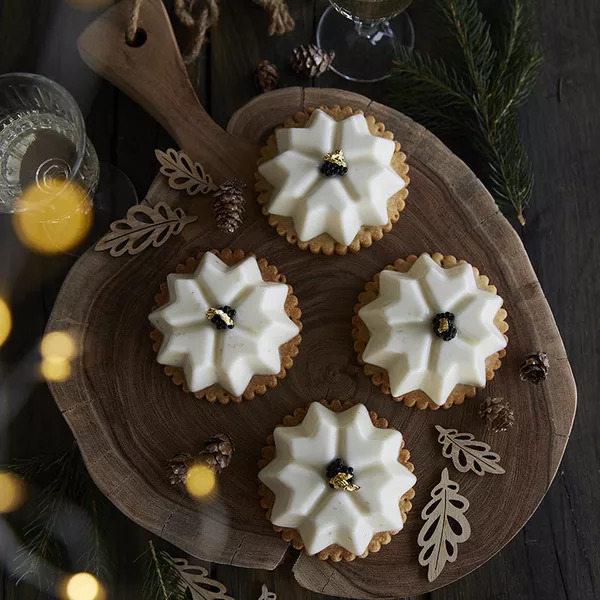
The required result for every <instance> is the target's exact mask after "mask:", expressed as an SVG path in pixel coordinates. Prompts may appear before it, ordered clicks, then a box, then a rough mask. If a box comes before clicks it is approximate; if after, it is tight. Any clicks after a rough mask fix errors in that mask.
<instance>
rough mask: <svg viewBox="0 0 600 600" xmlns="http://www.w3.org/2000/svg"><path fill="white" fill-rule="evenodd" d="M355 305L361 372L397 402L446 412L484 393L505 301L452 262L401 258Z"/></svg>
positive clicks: (500, 338) (496, 361)
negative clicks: (482, 390)
mask: <svg viewBox="0 0 600 600" xmlns="http://www.w3.org/2000/svg"><path fill="white" fill-rule="evenodd" d="M358 300H359V301H358V304H357V305H356V306H355V309H354V310H355V313H356V314H355V316H354V318H353V338H354V347H355V349H356V351H357V352H358V358H359V361H360V362H361V363H363V364H364V370H365V373H366V374H367V375H368V376H370V377H371V379H372V381H373V383H374V384H375V385H378V386H381V389H382V390H383V391H384V392H385V393H386V394H390V395H391V396H392V397H393V398H394V400H396V401H397V402H404V403H405V404H406V405H408V406H415V405H416V406H417V407H418V408H421V409H424V408H432V409H437V408H440V407H444V408H449V407H450V406H452V405H453V404H461V403H462V402H463V401H464V399H465V397H472V396H474V395H475V391H476V388H483V387H485V385H486V382H487V381H488V380H489V379H492V378H493V376H494V371H495V370H496V369H498V368H499V367H500V364H501V360H500V359H501V358H502V357H503V356H504V355H505V353H506V352H505V347H506V344H507V337H506V335H505V333H506V331H507V330H508V324H507V323H506V321H505V318H506V315H507V313H506V311H505V310H504V309H503V308H501V307H502V298H501V297H500V296H498V294H497V293H496V288H495V286H493V285H491V284H490V283H489V280H488V278H487V277H486V276H484V275H480V274H479V271H478V270H477V269H476V268H475V267H473V266H471V265H470V264H468V263H466V262H465V261H457V260H456V258H454V257H453V256H443V255H441V254H433V255H431V256H430V255H429V254H421V256H419V257H417V256H409V257H408V258H407V259H406V260H402V259H399V260H397V261H396V262H395V263H394V264H393V265H390V266H388V267H386V268H385V269H384V270H383V271H381V272H380V273H378V274H377V275H375V277H374V278H373V280H372V281H370V282H369V283H368V284H367V286H366V289H365V291H364V292H363V293H361V294H360V296H359V299H358Z"/></svg>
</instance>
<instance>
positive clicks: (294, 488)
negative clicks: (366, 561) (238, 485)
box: [258, 402, 416, 560]
mask: <svg viewBox="0 0 600 600" xmlns="http://www.w3.org/2000/svg"><path fill="white" fill-rule="evenodd" d="M385 426H387V422H385ZM273 437H274V444H275V452H276V454H275V457H274V458H273V460H272V461H271V462H269V463H268V464H267V465H266V466H265V467H264V468H263V469H262V470H261V471H260V472H259V474H258V477H259V479H260V480H261V481H262V483H263V484H264V485H265V486H266V487H267V488H269V490H271V492H272V493H273V494H274V502H273V505H272V508H271V516H270V518H271V522H272V523H273V525H276V526H277V527H281V528H292V529H295V530H296V531H297V533H298V535H299V536H300V538H301V541H302V545H303V547H304V548H305V550H306V552H307V553H308V554H316V553H322V552H323V551H324V550H325V549H326V548H327V549H330V550H332V549H333V548H335V547H339V548H340V549H343V550H345V551H346V552H347V553H349V554H347V555H346V556H344V558H346V559H347V560H350V559H352V558H354V557H355V556H361V555H364V554H365V553H367V552H368V549H369V545H370V544H371V541H372V540H373V539H374V536H376V535H377V534H379V533H381V532H390V533H396V532H398V531H399V530H400V529H402V527H403V524H404V518H403V513H402V510H401V505H402V501H403V496H405V495H407V493H408V492H409V490H411V488H412V487H413V485H414V484H415V481H416V477H415V476H414V475H413V474H412V473H411V471H410V470H409V469H408V468H407V467H406V466H405V465H404V464H402V463H401V462H399V458H400V453H401V449H402V445H403V444H402V434H401V433H400V432H399V431H396V430H395V429H382V428H379V427H375V426H374V424H373V422H372V420H371V416H370V415H369V411H368V410H367V409H366V407H365V406H364V405H363V404H358V405H356V406H352V407H351V408H348V409H346V410H343V411H342V412H334V411H333V410H329V409H328V408H326V407H325V406H323V405H322V404H320V403H318V402H313V403H312V404H311V405H310V407H309V409H308V411H307V412H306V416H305V417H304V419H303V420H302V422H301V423H300V424H299V425H296V426H292V427H285V426H282V427H277V428H275V431H274V433H273ZM404 452H406V453H407V451H404ZM407 454H408V453H407ZM406 464H408V465H410V463H408V462H406ZM410 467H411V469H412V465H410ZM408 495H410V496H411V497H412V492H411V494H408ZM409 508H410V506H409V507H408V508H407V509H406V510H408V509H409ZM404 516H405V515H404ZM288 539H289V538H288ZM387 541H389V536H388V539H387ZM327 556H330V553H329V552H328V553H327ZM320 557H321V555H320ZM338 559H339V558H338Z"/></svg>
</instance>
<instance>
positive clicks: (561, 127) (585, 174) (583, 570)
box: [0, 0, 600, 600]
mask: <svg viewBox="0 0 600 600" xmlns="http://www.w3.org/2000/svg"><path fill="white" fill-rule="evenodd" d="M49 4H50V3H47V2H43V3H38V2H33V1H29V2H21V1H20V0H6V1H5V3H4V17H6V16H7V15H8V16H9V18H10V20H8V19H6V18H4V19H3V20H2V23H0V28H3V29H2V32H1V33H0V49H1V50H0V65H2V68H1V69H0V72H1V71H2V70H16V69H21V70H23V69H25V70H27V69H30V70H33V69H34V63H33V57H34V54H37V53H39V52H40V50H39V47H40V43H39V39H40V38H39V37H36V35H37V34H36V35H34V36H33V37H32V36H31V24H30V23H31V20H32V19H33V18H34V14H38V15H43V12H42V11H43V9H44V8H45V7H46V6H48V5H49ZM317 4H319V2H317ZM421 4H422V3H415V4H414V5H413V7H412V8H411V14H413V16H414V15H416V16H417V19H415V22H416V24H417V41H418V44H419V46H420V47H423V43H426V44H429V45H431V38H432V36H428V35H427V34H428V25H429V23H428V21H427V18H426V15H427V12H428V10H427V7H421ZM34 5H37V6H36V7H35V10H33V9H32V7H33V6H34ZM49 10H50V9H49ZM594 10H595V9H594V8H593V4H592V3H591V2H590V0H578V1H576V2H573V3H568V5H566V4H565V3H563V2H561V3H559V4H556V5H554V4H553V5H548V6H546V5H544V7H543V10H542V11H541V14H540V29H541V34H542V36H543V41H544V45H545V47H546V49H547V51H549V55H548V58H547V66H546V68H545V71H544V76H543V81H542V85H541V87H540V89H539V92H538V94H536V96H535V97H534V100H533V102H532V104H531V105H530V107H527V108H526V112H525V115H526V119H525V126H526V128H527V135H528V138H529V140H530V144H531V146H532V147H533V148H534V149H535V150H536V152H535V154H534V165H535V166H536V170H537V175H538V177H537V188H538V194H537V196H536V202H535V203H534V206H533V207H532V210H530V216H529V224H528V227H527V229H526V231H525V233H524V239H525V242H526V246H527V248H528V251H529V253H530V256H531V257H532V262H533V263H534V266H535V267H536V270H537V272H538V275H539V277H540V280H541V282H542V285H543V287H544V290H545V292H546V294H547V297H548V300H549V302H550V305H551V306H552V307H553V309H554V312H555V316H556V319H557V321H558V324H559V325H560V326H561V330H562V332H563V337H564V339H565V343H566V346H567V349H568V351H569V354H570V357H571V360H572V363H573V365H574V370H575V374H576V376H577V379H578V382H579V386H580V392H581V397H582V400H583V402H582V403H580V411H579V415H578V417H577V427H576V428H575V430H574V433H573V435H572V437H571V440H572V441H571V444H570V446H569V449H568V450H567V455H566V457H565V459H564V462H563V464H564V465H567V468H566V469H565V470H564V473H562V474H561V477H560V478H559V477H557V479H556V480H555V483H554V484H553V486H552V488H551V491H550V493H549V494H548V496H547V497H546V500H545V501H544V503H543V504H542V506H541V507H540V509H539V510H538V512H536V514H535V515H534V517H533V518H532V519H531V520H530V521H529V523H528V524H527V526H526V527H525V529H524V530H523V532H522V533H521V534H519V535H518V536H517V537H516V538H515V540H514V541H513V542H511V544H509V545H508V546H507V547H506V548H505V549H504V550H503V551H502V553H500V554H499V555H497V556H496V557H495V558H494V559H492V561H490V562H489V563H487V564H486V565H484V566H483V567H481V568H480V569H478V570H477V571H475V572H474V573H473V574H471V575H470V576H469V577H466V578H463V579H462V580H460V581H459V582H457V583H455V584H453V585H451V586H448V587H446V588H444V589H443V590H440V591H438V592H434V593H433V594H432V596H434V597H435V598H447V599H448V600H451V599H455V598H459V597H460V598H492V597H507V598H531V599H532V600H533V599H534V598H540V597H547V598H550V597H552V598H555V597H556V598H566V597H573V596H579V597H582V598H585V597H596V596H597V595H599V594H598V581H599V578H600V574H599V572H598V564H597V561H593V559H591V558H590V557H593V556H594V552H595V544H594V540H595V539H597V538H598V531H597V530H595V529H594V527H597V521H596V520H595V519H592V521H591V523H592V527H589V521H588V517H589V515H591V514H593V513H594V509H595V497H596V496H595V494H596V489H597V487H598V486H597V484H598V482H597V481H596V480H594V478H593V477H592V478H590V474H593V473H597V472H598V469H597V458H596V457H597V455H598V449H597V444H594V443H593V442H590V440H594V439H597V438H596V430H597V428H596V427H595V425H594V424H595V423H597V422H598V414H597V410H596V406H597V403H594V402H591V401H590V402H585V399H586V397H587V398H592V394H593V393H595V392H594V390H595V389H596V388H597V387H598V374H597V373H596V371H595V368H594V365H595V364H596V363H597V358H598V336H597V333H596V331H595V329H594V328H590V327H588V322H589V321H588V320H587V319H585V318H584V317H583V316H582V315H589V314H593V312H592V311H593V308H594V304H593V303H594V301H595V300H594V298H596V297H597V296H598V292H599V291H600V290H599V287H600V286H599V283H598V277H597V275H596V274H595V273H594V271H593V269H591V267H592V264H593V261H590V260H589V259H588V256H591V255H592V254H593V253H594V251H596V255H597V254H598V253H597V242H596V237H595V233H594V232H595V228H596V227H597V223H598V219H599V215H598V212H597V211H598V209H597V203H595V202H594V198H595V195H594V190H595V189H597V188H598V181H597V171H596V170H595V168H594V167H593V162H592V161H593V157H594V153H593V150H592V149H591V148H589V149H588V148H587V146H588V145H589V142H591V141H592V140H593V138H594V132H597V131H598V128H599V127H598V117H597V116H595V117H592V116H591V115H596V112H595V111H594V110H593V104H592V102H594V100H595V99H597V94H598V92H597V90H598V81H597V78H598V72H599V69H598V68H594V67H593V65H594V64H597V62H598V51H597V46H596V44H595V37H594V36H595V32H596V31H597V29H598V22H597V21H598V19H597V11H595V12H594ZM17 11H20V15H21V16H20V17H19V18H18V19H17V20H16V21H15V20H14V17H15V15H16V14H17ZM50 12H51V11H50ZM419 15H422V16H424V17H425V18H422V19H421V20H418V18H419ZM594 15H595V16H594ZM7 23H10V27H7V26H6V24H7ZM19 23H21V24H22V26H21V27H19V25H18V24H19ZM28 31H29V33H27V32H28ZM7 32H8V34H9V35H8V36H7ZM238 34H239V32H238ZM242 35H243V34H242ZM9 40H12V41H11V43H7V44H6V45H4V44H3V42H4V41H7V42H8V41H9ZM23 42H26V43H23ZM249 45H251V43H249ZM433 45H435V44H433ZM567 46H568V47H569V48H570V49H572V51H569V52H568V53H565V52H564V48H565V47H567ZM269 47H270V46H269ZM28 55H29V56H30V58H27V56H28ZM261 58H262V56H261ZM267 58H269V56H267ZM28 64H29V65H32V66H27V65H28ZM558 75H560V76H562V78H563V100H562V102H560V103H559V102H558V101H557V98H556V89H557V88H558V77H557V76H558ZM326 77H327V76H326ZM298 83H303V82H301V81H299V82H298ZM317 83H318V84H319V85H320V84H325V83H327V84H328V85H336V86H337V87H343V85H344V84H343V81H342V80H341V79H340V78H337V77H335V78H332V80H331V81H327V80H325V79H323V78H320V79H319V80H317ZM576 86H577V87H578V88H579V89H582V90H583V92H582V93H581V94H579V93H576V92H575V89H576ZM106 89H107V90H109V91H110V87H109V86H106ZM353 89H357V88H355V87H353ZM248 93H249V92H248ZM363 93H365V94H366V95H368V96H370V97H372V98H376V99H379V92H378V91H376V90H367V91H363ZM538 96H539V98H538ZM240 104H241V102H240ZM235 105H236V101H235V99H234V98H232V100H231V106H232V109H233V108H234V107H235ZM205 106H207V104H205ZM590 106H591V107H592V109H591V110H590V108H589V107H590ZM108 110H110V102H104V101H102V100H100V101H98V100H96V103H95V105H94V106H93V107H92V117H93V118H95V116H97V115H99V114H102V113H104V112H106V111H108ZM134 114H135V111H131V113H130V115H131V116H133V115H134ZM227 117H228V115H227V114H226V113H225V112H223V115H222V116H221V123H225V122H226V120H227ZM549 122H552V123H553V124H554V125H553V127H551V128H550V127H548V123H549ZM532 124H534V125H532ZM132 130H133V131H135V130H134V129H133V128H132ZM110 138H112V139H114V137H113V136H107V135H106V133H105V132H103V131H102V127H98V135H97V136H96V137H95V138H93V139H94V142H95V144H96V146H97V148H98V146H100V145H102V143H101V141H102V140H103V139H110ZM559 142H560V147H559V148H558V149H557V145H558V143H559ZM115 147H116V144H115ZM565 148H566V149H567V150H568V151H567V159H568V163H567V164H568V165H569V171H568V172H567V174H566V175H565V184H562V185H566V186H567V187H566V188H563V189H562V190H561V195H564V196H565V197H566V196H569V197H572V198H574V199H576V200H577V201H571V202H559V201H557V200H556V192H555V184H554V177H553V178H552V179H550V178H548V179H547V175H548V173H560V172H562V171H563V169H564V159H563V156H564V152H563V151H564V149H565ZM592 148H593V147H592ZM150 151H151V148H147V149H146V150H144V149H143V148H142V146H141V145H140V147H139V154H140V155H143V154H144V152H145V153H149V152H150ZM100 154H101V156H103V157H104V160H107V159H110V156H109V154H107V153H104V152H100ZM559 157H560V158H559ZM110 160H111V161H112V162H113V163H115V161H114V159H110ZM558 161H560V163H559V162H558ZM124 170H125V171H126V172H127V173H129V174H131V175H132V177H133V179H134V180H137V181H138V191H140V192H141V193H143V191H144V189H145V187H146V184H145V183H144V182H143V177H139V176H137V175H136V165H135V162H134V161H132V162H131V163H130V164H129V165H126V168H124ZM568 175H570V177H569V176H568ZM148 181H149V179H148ZM121 214H122V213H120V212H117V214H116V215H115V218H116V217H117V216H121ZM549 235H552V238H550V239H551V241H552V243H551V244H548V240H549V237H548V236H549ZM573 242H575V243H573ZM558 252H560V255H557V253H558ZM566 265H574V266H575V268H571V267H570V268H568V267H567V266H566ZM579 273H582V275H583V281H584V282H585V285H584V286H581V285H579V283H580V279H579V278H577V279H576V277H577V275H578V274H579ZM30 276H31V271H30V270H28V271H27V278H28V279H29V278H30ZM563 281H564V282H566V283H570V285H563ZM570 289H573V290H579V293H572V292H570V291H569V290H570ZM25 314H29V313H27V312H26V311H25ZM5 354H7V353H5ZM582 382H583V384H582ZM44 402H46V400H45V398H44V397H43V395H41V396H40V397H39V399H38V400H36V406H37V405H39V404H40V403H42V404H43V403H44ZM584 403H585V411H586V412H585V417H584V418H583V417H582V409H583V406H584ZM40 417H41V415H40V414H39V413H38V415H37V416H36V418H35V419H34V421H33V422H32V421H31V420H29V421H28V422H26V423H23V425H20V426H19V431H30V432H31V433H32V436H33V437H32V439H35V438H37V437H38V436H36V435H35V431H36V428H35V425H33V423H34V422H37V421H40V422H41V421H43V418H40ZM32 425H33V429H31V428H32ZM49 429H51V428H49ZM580 432H581V433H580ZM39 437H41V430H40V436H39ZM58 437H60V436H58ZM25 444H26V445H27V448H24V449H25V450H27V449H28V448H29V444H28V443H26V442H25ZM574 444H576V451H575V450H573V448H574ZM118 517H119V513H118V512H116V511H115V516H113V518H114V519H115V521H118V524H119V526H118V527H117V528H116V529H115V531H121V532H122V531H124V530H127V531H131V532H135V531H139V528H137V527H135V526H132V525H131V524H130V522H129V521H128V520H127V519H125V518H123V517H121V519H120V521H119V519H118ZM122 537H126V538H128V537H129V535H128V536H122ZM142 549H143V547H142ZM138 554H139V552H138ZM118 556H119V562H118V565H117V566H118V572H119V584H120V585H118V587H119V589H118V591H117V592H116V595H115V597H116V598H118V599H119V600H121V599H122V600H125V599H127V600H130V598H133V597H136V595H137V594H138V593H139V592H138V589H139V588H138V586H137V585H136V584H137V583H138V582H139V579H141V577H142V576H143V573H142V570H140V569H135V568H133V569H132V565H137V566H139V565H140V563H141V562H142V561H137V563H134V562H133V561H134V559H135V558H136V557H137V554H135V553H134V552H129V553H127V552H121V553H119V555H118ZM289 567H290V564H287V567H286V565H284V566H283V567H281V568H279V569H277V570H276V571H274V572H262V571H259V572H256V573H254V574H252V575H250V574H251V573H252V572H251V571H247V570H240V569H234V568H227V567H222V566H219V567H214V569H216V570H217V572H218V573H219V574H222V577H220V578H221V579H222V580H223V581H225V580H226V574H227V573H229V574H231V575H230V576H231V577H234V579H235V577H236V574H239V579H238V580H237V581H238V584H239V585H238V587H237V588H233V587H232V586H231V585H230V586H229V587H230V590H233V589H236V590H239V591H238V592H236V594H234V597H237V598H246V597H250V598H252V597H253V595H252V594H253V590H254V588H253V587H250V586H251V585H252V584H251V582H252V581H256V582H257V583H258V582H260V581H261V580H260V575H261V574H264V576H265V578H267V577H271V578H273V577H274V578H275V582H279V585H273V586H270V589H274V590H275V591H279V596H280V597H282V591H283V590H285V596H284V597H285V598H286V600H299V599H300V598H301V599H302V600H304V598H311V599H313V598H317V597H319V598H321V597H323V596H316V595H314V594H310V593H309V592H306V591H303V590H302V589H301V588H299V587H298V586H297V585H294V584H293V582H292V581H291V579H290V572H289ZM132 571H133V572H132ZM127 574H129V576H128V575H127ZM255 576H256V577H257V579H253V578H254V577H255ZM125 577H126V578H127V579H126V580H125V579H124V578H125ZM265 580H266V579H265ZM232 581H233V580H232ZM246 581H247V582H248V583H247V585H248V586H249V587H244V583H245V582H246ZM6 586H10V589H11V590H12V585H11V584H9V583H8V582H5V588H6ZM25 589H26V588H24V587H20V588H19V591H18V592H15V591H14V590H13V591H12V592H7V593H8V594H11V595H9V596H7V598H10V599H11V600H13V599H14V600H16V599H17V598H18V600H26V599H28V598H40V596H38V595H37V594H33V593H32V594H31V595H29V594H28V595H27V596H26V595H25V594H26V591H25ZM258 589H260V585H258ZM580 590H581V591H580ZM13 593H14V594H16V595H12V594H13Z"/></svg>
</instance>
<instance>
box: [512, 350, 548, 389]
mask: <svg viewBox="0 0 600 600" xmlns="http://www.w3.org/2000/svg"><path fill="white" fill-rule="evenodd" d="M549 368H550V361H549V360H548V355H547V354H546V353H545V352H537V353H536V354H530V355H529V356H528V357H527V358H526V359H525V360H524V361H523V362H522V364H521V368H520V369H519V377H520V378H521V381H530V382H531V383H539V382H540V381H542V380H543V379H546V375H548V369H549Z"/></svg>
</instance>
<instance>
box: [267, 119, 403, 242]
mask: <svg viewBox="0 0 600 600" xmlns="http://www.w3.org/2000/svg"><path fill="white" fill-rule="evenodd" d="M343 114H344V113H343ZM371 121H372V125H373V124H374V120H373V119H372V118H371ZM382 129H383V126H382ZM380 133H381V131H380ZM385 133H388V132H385ZM388 136H389V137H380V136H379V135H373V134H372V133H371V131H369V123H368V121H367V118H365V116H364V115H363V114H362V113H360V114H351V115H350V116H347V115H346V118H343V119H342V120H336V119H335V118H332V117H331V116H329V115H328V114H327V113H325V112H324V111H323V110H315V111H314V112H313V113H312V115H311V116H310V118H309V119H308V121H307V122H306V124H305V126H304V127H301V126H300V127H282V128H279V129H277V130H276V132H275V138H276V146H277V148H276V156H275V157H274V158H271V160H267V161H266V162H263V163H262V164H261V165H260V166H259V169H258V170H259V173H260V174H261V175H262V176H263V177H264V178H265V179H266V181H267V182H268V183H269V184H270V186H272V189H271V193H270V197H269V200H268V202H267V204H266V207H265V209H266V211H267V212H268V213H270V214H271V215H278V216H280V217H290V218H291V219H292V221H293V228H294V231H295V235H296V236H297V238H298V239H299V240H300V242H308V241H309V240H313V239H315V238H317V237H318V236H321V235H322V234H327V236H330V237H331V238H333V240H335V242H337V243H338V244H340V245H342V246H344V247H348V246H350V245H351V244H352V243H353V241H354V240H355V238H356V237H357V235H358V234H359V232H360V231H361V229H363V228H365V227H369V226H379V227H383V226H388V225H389V226H390V227H391V223H390V220H391V219H390V211H389V210H388V209H389V205H388V204H389V202H388V201H390V200H391V199H392V198H393V197H394V196H395V194H397V192H399V191H400V190H402V189H403V188H405V187H406V183H407V182H406V181H405V179H404V178H403V177H402V176H401V175H400V174H399V173H398V172H396V170H394V168H393V165H392V158H393V157H394V154H395V153H396V154H397V155H400V154H401V153H400V152H399V151H398V152H397V145H396V142H394V141H393V140H392V139H390V138H391V137H392V136H391V134H388ZM403 156H404V155H402V157H403ZM407 170H408V169H407V168H405V164H404V162H403V161H402V164H401V168H399V171H400V172H402V173H404V174H405V173H406V171H407ZM259 201H260V197H259ZM403 206H404V200H403V199H401V206H400V208H399V210H401V209H402V208H403ZM391 213H392V214H393V219H394V220H396V219H397V217H398V206H397V205H394V206H393V207H392V210H391ZM379 237H381V236H379ZM355 245H356V244H355ZM358 248H360V244H358V245H357V248H356V249H358ZM311 249H312V247H311Z"/></svg>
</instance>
